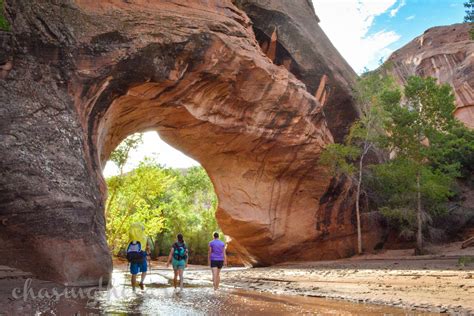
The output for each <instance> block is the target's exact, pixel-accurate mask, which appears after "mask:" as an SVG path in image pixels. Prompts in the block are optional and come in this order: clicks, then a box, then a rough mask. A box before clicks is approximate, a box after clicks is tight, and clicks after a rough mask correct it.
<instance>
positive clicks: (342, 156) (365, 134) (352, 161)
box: [321, 68, 396, 254]
mask: <svg viewBox="0 0 474 316" xmlns="http://www.w3.org/2000/svg"><path fill="white" fill-rule="evenodd" d="M394 89H396V86H395V81H394V80H393V78H392V77H391V76H388V75H386V74H385V73H384V68H382V70H381V71H374V72H369V73H366V74H364V75H363V76H362V78H361V79H360V80H359V82H358V84H357V87H356V96H357V101H358V102H357V103H358V105H359V109H360V111H361V113H360V117H359V119H358V120H357V121H356V122H355V123H354V124H353V125H352V126H351V129H350V132H349V135H348V136H347V137H346V140H345V144H331V145H329V146H328V147H327V149H326V150H325V151H324V152H323V153H322V155H321V163H322V164H323V165H326V166H329V167H330V170H331V171H332V172H333V175H334V176H341V175H345V176H348V177H349V178H351V179H352V181H353V182H354V183H355V184H356V220H357V252H358V253H359V254H361V253H362V230H361V219H360V196H361V188H362V184H363V175H364V166H365V165H364V161H365V159H366V157H367V155H368V154H369V152H370V151H371V150H373V149H375V146H376V144H377V142H378V139H379V137H380V135H381V133H383V128H382V127H383V125H382V123H383V120H384V111H383V109H382V107H381V103H380V97H381V95H382V93H383V92H384V91H385V90H394Z"/></svg>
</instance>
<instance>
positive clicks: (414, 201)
mask: <svg viewBox="0 0 474 316" xmlns="http://www.w3.org/2000/svg"><path fill="white" fill-rule="evenodd" d="M404 97H405V100H404V101H403V102H402V98H401V94H400V93H399V92H385V93H384V95H383V96H382V100H383V103H384V106H385V109H386V110H387V111H388V113H389V117H390V119H389V120H386V121H385V129H386V134H385V136H384V138H383V140H382V144H383V145H384V146H385V147H386V148H387V149H388V150H389V152H390V153H391V154H392V155H394V156H395V159H394V160H392V161H391V162H390V163H387V164H385V165H381V166H378V167H377V171H378V176H380V177H381V178H385V179H388V180H389V181H388V182H390V179H391V180H394V179H398V180H400V179H403V180H404V181H398V182H397V181H394V183H395V184H396V183H399V185H396V186H395V185H393V186H390V185H388V184H387V183H385V184H384V185H385V186H386V188H387V189H388V192H391V193H390V198H389V199H388V200H387V201H388V202H387V203H386V205H385V207H384V211H385V213H386V214H387V213H388V211H389V210H392V211H396V212H400V210H401V209H404V210H408V211H409V210H413V209H415V210H416V212H415V214H416V241H417V246H416V251H415V252H416V254H421V253H423V235H422V231H423V226H424V218H425V217H426V215H427V212H428V211H431V212H434V211H435V210H434V209H432V208H431V209H430V208H428V205H426V204H427V203H431V204H433V205H439V204H441V203H442V202H444V201H446V200H447V198H449V197H450V196H451V195H452V194H453V192H452V190H451V187H452V183H453V181H454V179H455V177H456V176H457V175H458V174H459V164H458V163H451V162H450V161H448V160H445V159H444V160H443V159H437V158H439V157H437V156H438V154H439V150H438V149H437V150H433V149H432V144H431V142H432V141H433V140H436V139H437V138H443V137H444V136H443V135H448V134H451V133H452V131H453V128H454V127H456V126H458V123H457V122H456V120H455V119H454V117H453V112H454V109H455V105H454V96H453V94H452V90H451V87H449V86H448V85H440V86H439V85H437V84H436V81H435V79H434V78H426V79H423V78H419V77H410V78H408V80H407V84H406V85H405V90H404ZM437 145H439V146H443V144H441V143H439V142H438V143H437ZM435 161H436V165H433V162H435ZM396 174H400V176H399V177H398V178H396V177H395V176H394V175H396ZM401 189H405V190H407V191H401ZM409 192H414V194H409ZM428 201H430V202H428ZM424 202H426V203H424ZM397 203H398V204H397ZM424 204H425V205H424ZM397 205H398V206H397Z"/></svg>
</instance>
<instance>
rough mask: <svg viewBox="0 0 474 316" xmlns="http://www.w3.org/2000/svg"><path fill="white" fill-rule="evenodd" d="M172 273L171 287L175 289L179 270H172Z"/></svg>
mask: <svg viewBox="0 0 474 316" xmlns="http://www.w3.org/2000/svg"><path fill="white" fill-rule="evenodd" d="M173 271H174V279H173V286H174V288H175V289H176V285H177V283H178V271H179V270H178V268H174V269H173Z"/></svg>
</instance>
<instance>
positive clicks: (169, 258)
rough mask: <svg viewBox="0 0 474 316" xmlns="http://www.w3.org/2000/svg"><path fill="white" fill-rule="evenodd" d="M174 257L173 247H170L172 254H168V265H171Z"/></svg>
mask: <svg viewBox="0 0 474 316" xmlns="http://www.w3.org/2000/svg"><path fill="white" fill-rule="evenodd" d="M172 258H173V247H171V249H170V255H169V256H168V261H167V262H166V267H169V266H170V262H171V259H172Z"/></svg>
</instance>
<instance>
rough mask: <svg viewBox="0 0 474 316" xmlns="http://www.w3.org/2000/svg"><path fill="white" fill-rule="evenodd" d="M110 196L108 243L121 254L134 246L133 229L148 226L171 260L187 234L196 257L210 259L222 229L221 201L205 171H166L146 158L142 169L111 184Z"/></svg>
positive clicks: (141, 164)
mask: <svg viewBox="0 0 474 316" xmlns="http://www.w3.org/2000/svg"><path fill="white" fill-rule="evenodd" d="M107 184H108V187H109V191H111V190H112V189H113V190H115V192H116V193H115V197H114V198H113V199H112V197H111V196H109V200H108V202H107V203H108V205H110V207H109V208H108V209H109V211H108V212H107V213H106V217H107V240H108V243H109V246H110V248H111V249H112V252H113V253H114V254H116V253H117V252H118V251H119V250H120V249H122V248H124V247H125V246H126V244H127V242H128V228H129V226H130V224H131V223H133V222H142V223H144V225H145V230H146V233H147V235H148V236H150V237H152V239H154V240H155V242H156V243H157V244H158V248H159V249H157V250H158V251H159V252H161V254H162V255H166V254H167V253H168V252H169V249H170V248H171V245H172V243H173V242H174V240H175V236H176V235H177V234H178V233H182V234H183V235H184V237H185V241H186V243H187V244H188V247H189V249H190V252H191V254H202V255H205V254H207V244H208V242H209V240H210V239H211V235H212V233H213V232H214V231H217V230H219V227H218V225H217V222H216V219H215V211H216V208H217V197H216V195H215V193H214V189H213V186H212V183H211V181H210V179H209V177H208V176H207V174H206V172H205V170H204V169H203V168H201V167H193V168H189V169H185V170H179V169H169V168H164V167H162V166H160V165H159V164H157V163H156V162H155V161H153V160H149V159H146V160H145V161H144V162H142V163H140V165H139V166H138V168H136V169H135V170H133V171H132V172H129V173H127V174H125V175H122V176H116V177H111V178H109V179H107Z"/></svg>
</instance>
